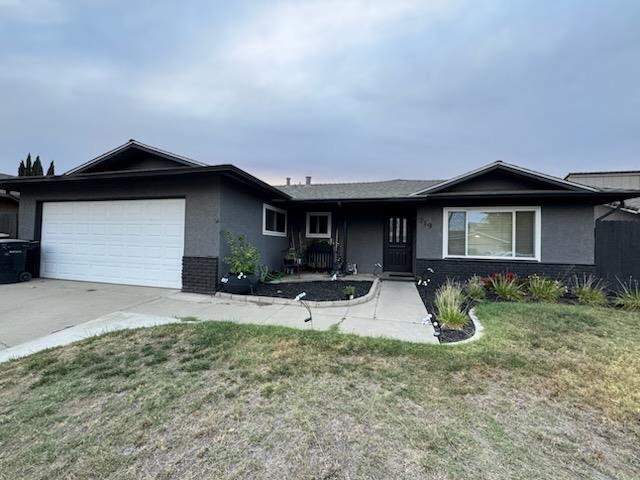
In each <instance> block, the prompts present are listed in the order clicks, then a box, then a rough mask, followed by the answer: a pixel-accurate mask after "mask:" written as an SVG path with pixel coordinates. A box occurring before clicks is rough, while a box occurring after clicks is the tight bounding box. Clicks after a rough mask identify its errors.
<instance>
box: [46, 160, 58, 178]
mask: <svg viewBox="0 0 640 480" xmlns="http://www.w3.org/2000/svg"><path fill="white" fill-rule="evenodd" d="M55 174H56V167H55V165H54V164H53V160H52V161H51V163H50V164H49V168H47V177H48V176H49V175H55Z"/></svg>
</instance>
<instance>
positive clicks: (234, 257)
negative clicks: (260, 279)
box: [224, 230, 260, 275]
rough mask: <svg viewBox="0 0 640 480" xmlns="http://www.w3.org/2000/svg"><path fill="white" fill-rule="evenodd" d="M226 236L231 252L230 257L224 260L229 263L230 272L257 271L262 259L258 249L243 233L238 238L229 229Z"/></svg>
mask: <svg viewBox="0 0 640 480" xmlns="http://www.w3.org/2000/svg"><path fill="white" fill-rule="evenodd" d="M225 236H226V237H227V244H228V245H229V250H230V252H231V253H230V255H229V256H228V257H225V259H224V261H225V262H226V263H227V264H228V265H229V269H230V272H231V273H235V274H239V273H244V274H247V275H250V274H252V273H256V269H257V268H258V261H259V260H260V252H259V251H258V249H257V248H256V247H254V246H253V245H251V244H249V242H247V240H246V239H245V238H244V236H243V235H239V236H238V238H237V239H234V238H233V235H232V234H231V232H229V231H228V230H227V231H226V232H225Z"/></svg>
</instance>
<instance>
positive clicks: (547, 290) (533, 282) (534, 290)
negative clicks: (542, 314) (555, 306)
mask: <svg viewBox="0 0 640 480" xmlns="http://www.w3.org/2000/svg"><path fill="white" fill-rule="evenodd" d="M527 290H528V291H529V294H531V296H532V297H533V299H534V300H538V301H539V302H551V303H554V302H557V301H558V300H559V299H560V297H561V296H562V295H563V294H564V293H565V291H566V289H565V286H564V285H563V284H562V282H560V281H558V280H553V279H551V278H546V277H539V276H538V275H531V276H530V277H529V279H528V281H527Z"/></svg>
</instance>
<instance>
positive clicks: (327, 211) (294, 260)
mask: <svg viewBox="0 0 640 480" xmlns="http://www.w3.org/2000/svg"><path fill="white" fill-rule="evenodd" d="M288 238H289V249H288V251H287V252H286V255H285V256H284V258H283V264H282V267H283V270H284V271H285V272H287V273H295V274H299V273H301V272H316V273H319V272H325V273H329V272H339V273H343V274H376V275H384V276H385V277H388V278H390V279H394V278H402V277H404V278H413V276H414V274H415V271H416V270H415V263H416V262H415V258H416V254H415V252H416V250H415V245H416V208H415V205H414V204H400V205H398V204H394V205H389V204H388V203H367V204H344V203H342V202H335V203H311V204H304V205H302V206H296V208H294V209H291V208H290V209H289V210H288ZM396 276H397V277H396Z"/></svg>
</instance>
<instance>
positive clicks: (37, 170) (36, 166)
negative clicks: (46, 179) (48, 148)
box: [31, 155, 44, 177]
mask: <svg viewBox="0 0 640 480" xmlns="http://www.w3.org/2000/svg"><path fill="white" fill-rule="evenodd" d="M31 175H33V176H34V177H42V176H43V175H44V171H43V170H42V162H41V161H40V155H38V156H37V157H36V161H35V162H33V169H32V170H31Z"/></svg>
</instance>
